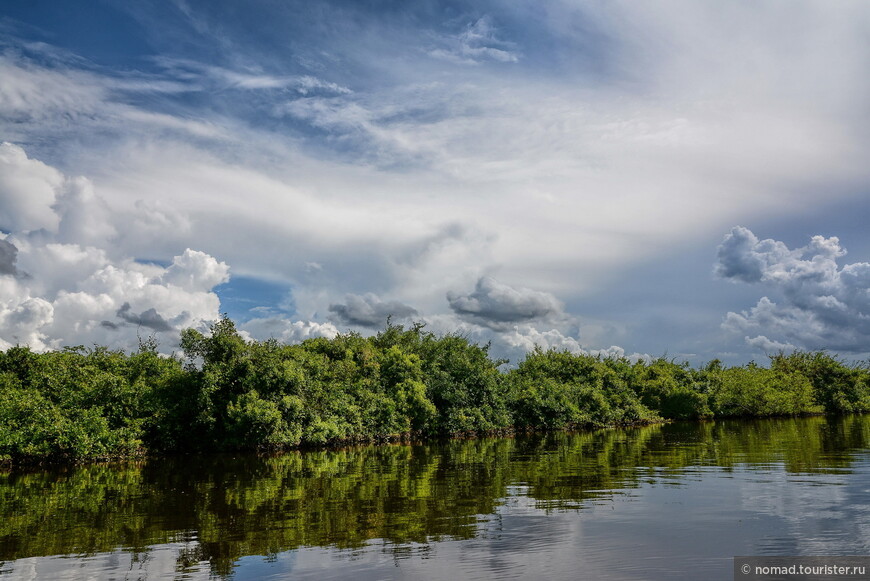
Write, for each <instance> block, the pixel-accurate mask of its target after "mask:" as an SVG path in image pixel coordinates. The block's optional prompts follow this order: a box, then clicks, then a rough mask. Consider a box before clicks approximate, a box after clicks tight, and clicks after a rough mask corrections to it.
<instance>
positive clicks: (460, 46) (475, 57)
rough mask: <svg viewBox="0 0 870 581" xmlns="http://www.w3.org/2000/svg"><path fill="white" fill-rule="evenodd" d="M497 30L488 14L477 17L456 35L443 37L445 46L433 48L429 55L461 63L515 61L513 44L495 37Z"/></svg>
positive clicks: (516, 55)
mask: <svg viewBox="0 0 870 581" xmlns="http://www.w3.org/2000/svg"><path fill="white" fill-rule="evenodd" d="M497 33H498V30H497V29H496V27H495V26H494V24H493V22H492V18H491V17H489V16H483V17H481V18H478V19H477V20H475V21H474V22H472V23H470V24H468V25H467V26H466V27H465V30H463V31H462V32H461V33H459V34H458V35H455V36H452V37H443V38H442V39H441V42H442V43H444V44H445V45H446V46H445V47H443V48H433V49H431V50H429V51H428V54H429V56H432V57H435V58H439V59H444V60H448V61H451V62H456V63H461V64H478V63H480V62H481V61H488V60H489V61H497V62H503V63H515V62H517V61H518V60H519V53H517V52H516V51H515V50H514V44H513V43H510V42H507V41H504V40H501V39H499V38H498V37H497Z"/></svg>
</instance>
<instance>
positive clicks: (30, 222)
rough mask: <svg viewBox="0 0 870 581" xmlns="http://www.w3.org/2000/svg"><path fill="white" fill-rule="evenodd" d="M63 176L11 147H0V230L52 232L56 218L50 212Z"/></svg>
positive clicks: (20, 150) (55, 214) (15, 147)
mask: <svg viewBox="0 0 870 581" xmlns="http://www.w3.org/2000/svg"><path fill="white" fill-rule="evenodd" d="M63 183H64V178H63V175H62V174H61V173H60V172H59V171H57V170H56V169H54V168H52V167H49V166H47V165H45V164H44V163H42V162H41V161H38V160H35V159H30V158H28V157H27V154H26V153H25V152H24V150H23V149H22V148H21V147H19V146H17V145H13V144H12V143H5V142H4V143H0V230H2V231H5V232H27V231H32V230H41V229H45V230H49V231H56V230H57V226H58V223H59V222H60V217H59V216H58V215H57V213H56V212H55V211H54V209H53V207H52V206H54V203H55V201H56V199H57V192H58V190H59V189H60V188H61V187H62V186H63Z"/></svg>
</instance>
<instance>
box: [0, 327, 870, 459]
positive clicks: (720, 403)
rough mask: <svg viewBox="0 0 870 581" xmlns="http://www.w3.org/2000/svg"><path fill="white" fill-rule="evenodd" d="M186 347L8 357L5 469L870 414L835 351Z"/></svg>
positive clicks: (868, 393) (1, 416)
mask: <svg viewBox="0 0 870 581" xmlns="http://www.w3.org/2000/svg"><path fill="white" fill-rule="evenodd" d="M181 347H182V349H183V352H184V359H181V358H177V357H164V356H162V355H160V354H159V353H158V352H157V344H156V342H155V341H153V340H152V339H148V340H145V341H142V342H141V344H140V347H139V350H138V351H137V352H135V353H132V354H129V355H127V354H125V353H123V352H120V351H111V350H108V349H106V348H103V347H94V348H93V349H88V348H84V347H73V348H67V349H64V350H62V351H56V352H48V353H41V354H40V353H34V352H32V351H31V350H30V349H28V348H26V347H13V348H10V349H8V350H7V351H6V352H0V462H3V461H13V462H18V461H33V460H37V461H39V460H55V459H59V460H77V459H83V458H101V457H113V456H128V455H137V454H143V453H145V452H147V451H155V452H157V451H163V452H166V451H206V450H213V451H217V450H241V449H285V448H292V447H298V446H322V445H331V444H336V443H341V442H350V441H376V440H386V439H398V438H407V437H421V436H436V435H450V434H458V433H472V432H473V433H481V432H489V431H497V430H505V429H518V430H554V429H564V428H574V427H585V426H611V425H627V424H643V423H649V422H655V421H660V420H662V419H697V418H709V417H731V416H777V415H785V416H788V415H800V414H812V413H822V412H828V413H843V412H862V411H870V372H868V369H867V368H866V367H859V366H848V365H846V364H844V363H843V362H841V361H839V360H838V359H836V358H834V357H832V356H830V355H828V354H826V353H824V352H817V353H802V352H798V353H794V354H791V355H783V354H780V355H777V356H774V357H772V358H771V366H770V368H763V367H759V366H757V365H755V364H754V363H750V364H749V365H746V366H743V367H730V368H729V367H724V366H723V365H722V364H721V362H719V361H713V362H711V363H709V364H708V365H706V366H705V367H703V368H700V369H693V368H691V367H690V366H689V365H688V364H686V363H683V364H678V363H675V362H674V361H669V360H667V359H664V358H660V359H657V360H654V361H651V362H645V361H637V362H634V363H632V362H631V361H629V360H627V359H625V358H602V357H595V356H591V355H586V354H573V353H569V352H567V351H555V350H550V351H544V350H541V349H537V350H535V351H533V352H531V353H529V354H528V355H527V357H526V358H525V359H524V360H523V361H521V362H520V363H519V365H518V366H517V367H516V368H515V369H511V370H509V371H502V370H500V366H501V365H502V364H503V363H504V362H503V361H496V360H493V359H492V358H491V357H490V355H489V346H488V345H477V344H475V343H472V342H471V341H469V340H468V338H467V337H463V336H461V335H456V334H449V335H443V336H436V335H434V334H432V333H430V332H427V331H425V330H424V327H423V325H421V324H416V325H413V326H411V327H410V328H405V327H402V326H401V325H392V324H388V325H387V327H386V328H385V329H384V330H383V331H381V332H380V333H378V334H377V335H375V336H373V337H362V336H361V335H359V334H356V333H348V334H343V335H339V336H337V337H335V338H333V339H326V338H316V339H309V340H307V341H304V342H303V343H301V344H298V345H283V344H280V343H278V342H277V341H274V340H269V341H248V340H246V339H245V338H244V337H242V336H241V335H240V334H239V333H238V331H237V330H236V328H235V325H234V324H233V322H232V321H230V320H229V319H228V318H226V317H225V318H223V319H221V320H220V321H218V322H216V323H215V324H214V325H212V327H211V328H210V329H208V331H207V332H200V331H197V330H194V329H187V330H185V331H183V333H182V338H181Z"/></svg>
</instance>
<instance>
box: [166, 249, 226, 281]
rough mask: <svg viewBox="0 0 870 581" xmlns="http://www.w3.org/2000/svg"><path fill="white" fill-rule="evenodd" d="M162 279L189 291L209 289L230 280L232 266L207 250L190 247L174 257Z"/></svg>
mask: <svg viewBox="0 0 870 581" xmlns="http://www.w3.org/2000/svg"><path fill="white" fill-rule="evenodd" d="M162 280H163V282H165V283H167V284H171V285H175V286H178V287H181V288H183V289H185V290H188V291H203V290H209V289H211V288H213V287H215V286H217V285H219V284H223V283H225V282H227V281H228V280H230V268H229V266H227V264H226V263H224V262H218V261H217V260H216V259H215V258H213V257H211V256H209V255H208V254H206V253H205V252H200V251H198V250H191V249H190V248H188V249H186V250H185V251H184V253H183V254H182V255H181V256H176V257H175V258H173V259H172V264H171V265H170V266H169V268H168V269H166V272H165V273H164V274H163V277H162Z"/></svg>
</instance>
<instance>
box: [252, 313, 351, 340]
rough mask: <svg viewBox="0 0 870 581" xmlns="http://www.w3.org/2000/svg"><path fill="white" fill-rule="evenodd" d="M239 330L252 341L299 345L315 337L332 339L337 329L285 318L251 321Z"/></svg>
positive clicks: (323, 324)
mask: <svg viewBox="0 0 870 581" xmlns="http://www.w3.org/2000/svg"><path fill="white" fill-rule="evenodd" d="M239 330H240V331H242V332H244V333H247V334H248V336H250V337H252V338H254V339H259V340H265V339H277V340H278V341H281V342H283V343H299V342H301V341H304V340H306V339H313V338H315V337H326V338H327V339H332V338H334V337H335V336H336V335H338V329H337V328H336V327H335V325H333V324H332V323H328V322H327V323H318V322H315V321H291V320H290V319H287V318H286V317H262V318H256V319H251V320H250V321H247V322H245V323H243V324H242V325H240V326H239Z"/></svg>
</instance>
